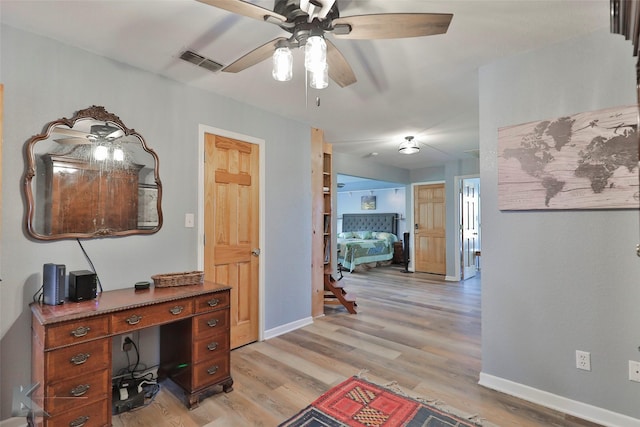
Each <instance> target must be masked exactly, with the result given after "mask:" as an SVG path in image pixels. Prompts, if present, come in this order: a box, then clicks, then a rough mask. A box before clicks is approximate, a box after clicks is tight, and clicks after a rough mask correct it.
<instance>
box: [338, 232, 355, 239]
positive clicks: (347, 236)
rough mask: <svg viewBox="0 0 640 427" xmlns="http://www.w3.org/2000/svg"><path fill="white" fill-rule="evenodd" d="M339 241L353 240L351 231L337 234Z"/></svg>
mask: <svg viewBox="0 0 640 427" xmlns="http://www.w3.org/2000/svg"><path fill="white" fill-rule="evenodd" d="M338 238H339V239H353V238H354V235H353V231H343V232H342V233H338Z"/></svg>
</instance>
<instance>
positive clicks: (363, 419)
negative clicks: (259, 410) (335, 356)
mask: <svg viewBox="0 0 640 427" xmlns="http://www.w3.org/2000/svg"><path fill="white" fill-rule="evenodd" d="M473 418H474V417H472V418H464V417H460V416H456V415H454V414H453V413H452V411H451V410H450V409H449V408H447V409H442V408H437V407H435V406H432V405H430V404H427V403H423V402H420V401H418V400H415V399H411V398H408V397H405V396H402V395H400V394H398V393H396V392H394V391H391V390H389V389H387V388H385V387H381V386H378V385H376V384H373V383H370V382H368V381H365V380H363V379H361V378H358V377H351V378H349V379H348V380H346V381H344V382H343V383H342V384H339V385H337V386H335V387H333V388H332V389H331V390H329V391H328V392H326V393H325V394H323V395H322V396H320V397H319V398H318V399H316V401H315V402H313V403H312V404H311V405H309V406H308V407H306V408H305V409H303V410H302V411H300V412H299V413H298V414H297V415H295V416H293V417H292V418H290V419H289V420H287V421H285V422H284V423H282V424H280V426H279V427H297V426H304V427H325V426H326V427H343V426H350V427H398V426H407V427H418V426H420V427H452V426H456V427H478V426H483V425H485V424H482V423H481V422H480V421H478V420H474V419H473Z"/></svg>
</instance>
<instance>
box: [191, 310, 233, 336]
mask: <svg viewBox="0 0 640 427" xmlns="http://www.w3.org/2000/svg"><path fill="white" fill-rule="evenodd" d="M228 329H229V310H228V309H227V310H219V311H212V312H210V313H205V314H201V315H200V316H197V317H196V318H195V319H194V331H193V334H194V336H195V337H197V338H203V337H205V336H211V335H213V334H217V333H219V332H221V331H226V330H228Z"/></svg>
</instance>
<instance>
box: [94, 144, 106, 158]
mask: <svg viewBox="0 0 640 427" xmlns="http://www.w3.org/2000/svg"><path fill="white" fill-rule="evenodd" d="M108 155H109V149H108V148H107V147H105V146H104V145H98V146H97V147H96V148H95V150H94V152H93V158H94V159H96V160H98V161H102V160H105V159H106V158H107V156H108Z"/></svg>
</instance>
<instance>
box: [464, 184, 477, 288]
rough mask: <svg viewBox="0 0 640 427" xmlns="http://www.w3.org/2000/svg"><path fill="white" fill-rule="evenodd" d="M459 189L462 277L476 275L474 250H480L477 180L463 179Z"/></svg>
mask: <svg viewBox="0 0 640 427" xmlns="http://www.w3.org/2000/svg"><path fill="white" fill-rule="evenodd" d="M461 182H462V188H461V189H460V191H461V202H462V203H461V215H460V216H461V217H460V228H461V230H462V236H461V237H462V279H468V278H470V277H473V276H475V275H476V255H475V253H476V251H478V250H480V192H479V190H480V188H479V180H478V179H477V178H474V179H463V180H462V181H461Z"/></svg>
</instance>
